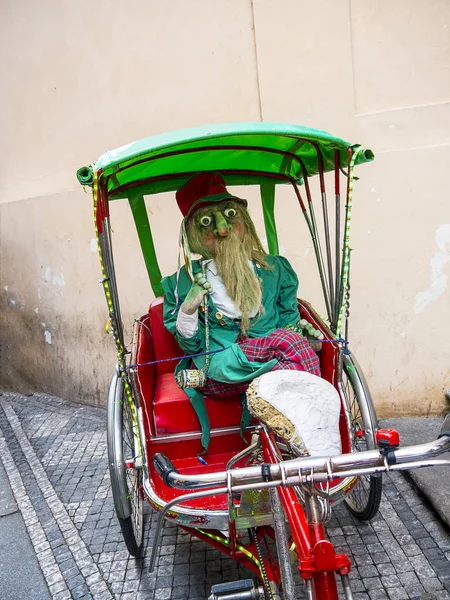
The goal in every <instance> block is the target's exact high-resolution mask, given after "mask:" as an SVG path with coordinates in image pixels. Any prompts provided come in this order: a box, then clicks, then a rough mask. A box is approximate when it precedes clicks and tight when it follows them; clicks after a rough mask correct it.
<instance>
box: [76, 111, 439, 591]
mask: <svg viewBox="0 0 450 600" xmlns="http://www.w3.org/2000/svg"><path fill="white" fill-rule="evenodd" d="M373 158H374V155H373V153H372V152H371V151H370V150H369V149H367V148H364V147H363V146H360V145H352V144H349V143H348V142H346V141H344V140H342V139H339V138H337V137H334V136H332V135H330V134H329V133H326V132H324V131H319V130H314V129H309V128H305V127H300V126H295V125H283V124H276V123H236V124H225V125H224V124H222V125H211V126H207V127H199V128H195V129H187V130H183V131H176V132H171V133H168V134H164V135H157V136H153V137H150V138H147V139H144V140H141V141H137V142H134V143H131V144H128V145H126V146H123V147H121V148H118V149H117V150H114V151H109V152H106V153H105V154H103V155H102V156H101V157H100V158H99V159H98V161H97V162H96V163H95V164H93V165H91V166H89V167H83V168H81V169H79V171H78V173H77V176H78V179H79V181H80V183H81V184H82V185H83V186H90V187H91V188H92V192H93V199H94V221H95V229H96V234H97V240H98V249H99V255H100V264H101V269H102V284H103V288H104V291H105V296H106V300H107V305H108V310H109V324H110V328H111V332H112V335H113V337H114V340H115V344H116V347H117V355H118V364H117V368H116V371H115V373H114V374H113V376H112V380H111V384H110V388H109V393H108V403H107V413H108V422H107V437H108V458H109V469H110V476H111V485H112V492H113V498H114V504H115V510H116V514H117V518H118V520H119V523H120V526H121V530H122V533H123V537H124V540H125V543H126V546H127V548H128V550H129V552H130V554H131V555H133V556H138V555H139V552H140V550H141V548H142V542H143V531H144V527H143V502H144V500H147V501H148V502H149V504H150V505H151V507H152V508H153V509H154V510H156V511H157V512H158V513H159V518H158V526H157V530H156V532H155V538H154V542H153V549H152V556H151V559H150V569H153V567H154V565H155V561H156V558H157V554H158V551H159V545H160V542H161V531H162V527H163V524H164V522H165V520H169V521H171V522H173V523H176V524H177V525H178V526H179V527H180V528H181V529H183V530H185V531H187V532H189V533H190V534H191V535H192V536H195V537H196V538H198V539H200V540H203V541H204V542H206V543H207V544H209V545H211V546H212V547H213V548H215V549H218V550H220V551H221V552H223V553H224V554H226V555H227V556H229V557H231V558H232V559H234V560H236V561H238V562H239V563H241V564H242V565H244V566H245V567H247V568H248V569H250V570H251V571H252V572H253V573H254V576H255V577H254V579H245V580H240V581H236V582H226V583H222V584H217V585H214V586H213V587H212V590H211V596H210V598H211V599H216V598H217V599H218V598H222V599H223V600H225V599H226V600H232V599H238V598H239V599H241V600H243V599H246V598H267V599H278V598H280V599H281V598H285V599H287V598H289V599H290V598H295V597H299V596H298V585H297V587H296V583H295V579H294V575H293V572H295V571H297V572H298V573H299V574H300V580H301V581H302V582H303V584H304V591H303V594H304V595H306V597H307V598H316V599H319V600H323V599H325V598H327V599H336V598H338V591H337V590H338V588H337V584H336V575H338V576H340V577H341V580H342V591H343V594H344V596H345V598H351V597H352V593H351V588H350V581H349V572H350V569H351V564H350V560H349V558H348V556H347V555H345V554H341V553H336V551H335V549H334V547H333V545H332V543H331V542H330V541H329V540H328V539H327V538H326V534H325V529H324V523H325V522H326V520H327V519H328V518H329V515H330V507H331V506H332V505H333V504H335V503H338V502H341V501H343V502H345V504H346V506H347V508H348V510H349V511H350V512H351V514H352V515H354V516H355V517H356V518H357V519H360V520H362V521H365V520H370V519H371V518H373V517H374V516H375V515H376V513H377V511H378V508H379V505H380V499H381V490H382V473H386V472H389V471H394V470H400V469H410V468H413V467H420V466H430V465H434V464H450V461H448V460H445V459H439V458H435V457H436V456H437V455H438V454H440V453H441V452H444V451H445V450H446V449H448V448H449V447H450V421H449V419H448V417H447V419H446V420H445V422H444V426H443V430H442V434H441V436H440V439H439V440H438V441H435V442H430V443H428V444H423V445H420V446H412V447H409V448H399V439H398V433H397V432H396V431H394V430H388V429H378V424H377V418H376V414H375V410H374V406H373V403H372V399H371V395H370V392H369V388H368V386H367V383H366V380H365V378H364V375H363V373H362V371H361V368H360V367H359V365H358V362H357V360H356V358H355V356H354V355H353V354H352V352H351V350H350V347H349V344H348V317H349V299H350V285H349V273H350V228H351V227H350V226H351V216H352V202H353V185H354V181H355V177H354V169H355V167H357V166H358V165H361V164H363V163H368V162H370V161H371V160H373ZM199 172H215V173H219V174H220V176H221V177H222V178H223V179H224V181H225V182H226V185H227V186H228V187H230V188H231V189H232V188H233V186H237V185H239V186H254V187H257V188H258V189H259V192H260V197H261V205H262V212H263V217H264V225H265V233H266V238H267V246H268V252H269V255H273V256H276V255H278V254H279V243H278V236H277V227H276V220H275V192H276V191H277V190H280V188H281V186H284V188H290V189H291V190H292V193H293V194H294V197H295V198H296V200H297V202H298V207H299V215H300V212H301V213H302V215H303V218H304V219H305V221H306V226H307V229H308V231H309V233H310V236H311V240H312V246H313V248H314V253H315V258H316V262H317V268H318V276H319V279H320V285H321V290H322V292H323V298H324V307H325V312H326V315H325V316H321V315H320V314H319V312H318V311H317V310H315V308H313V306H312V305H311V304H310V303H309V302H308V301H307V300H306V299H298V311H299V322H300V323H301V324H302V330H303V332H304V334H305V335H306V336H307V337H309V339H311V341H315V342H319V344H320V346H321V349H320V351H318V356H319V360H320V372H321V377H317V376H315V375H311V374H309V373H301V372H298V371H270V372H268V373H266V374H262V375H261V376H259V377H257V378H256V379H255V380H254V381H253V382H252V383H251V384H250V385H249V389H248V391H247V400H246V403H244V404H241V398H240V397H239V396H235V397H228V398H226V399H224V398H220V397H215V396H212V397H207V398H205V404H206V407H207V413H208V417H209V423H210V432H209V441H208V444H207V451H205V448H204V447H202V440H203V434H204V431H202V430H201V427H200V425H199V420H198V418H197V414H196V412H195V410H194V407H193V406H192V404H191V402H190V400H189V398H188V395H187V394H186V392H185V389H186V386H189V385H190V381H191V380H192V378H194V379H196V378H197V379H198V378H200V379H201V378H202V377H206V375H207V368H208V361H209V358H210V354H211V352H210V350H209V347H208V345H207V346H206V349H205V352H204V353H203V354H204V355H205V356H204V366H203V367H202V368H200V369H198V370H188V371H183V372H182V373H181V375H180V374H179V375H178V377H177V380H176V379H175V376H174V371H175V366H176V364H177V362H178V361H179V360H180V359H182V358H185V353H183V351H182V350H181V349H180V347H179V346H178V344H177V341H176V339H175V337H173V336H172V334H171V333H169V331H168V330H167V329H165V327H164V317H163V309H164V298H163V290H162V287H161V272H160V269H159V266H158V261H157V256H156V250H155V245H154V243H153V239H152V230H151V225H150V221H149V216H148V210H147V208H146V204H145V197H146V196H147V197H148V196H151V195H153V194H157V193H163V192H176V191H177V190H179V189H180V188H181V187H182V186H183V185H184V184H186V182H187V181H189V180H190V178H192V176H194V175H195V174H196V173H199ZM314 178H316V179H317V180H318V188H319V194H318V198H317V199H314V201H313V193H312V189H313V186H312V185H311V181H312V180H313V179H314ZM330 183H331V192H330V190H329V189H327V188H329V187H330ZM120 199H122V200H128V203H129V206H130V209H131V211H132V214H133V217H134V221H135V224H136V229H137V235H138V238H139V241H140V245H141V248H142V252H143V256H144V260H145V264H146V268H147V272H148V276H149V279H150V283H151V286H152V289H153V292H154V295H155V298H156V299H155V300H154V301H152V302H151V304H150V307H149V309H148V310H146V309H145V314H143V316H141V317H140V318H138V319H136V320H135V323H134V328H133V341H132V343H131V345H130V346H127V345H126V344H125V340H124V332H123V324H122V316H121V312H120V304H119V296H118V287H117V281H116V274H115V269H114V259H113V251H112V238H113V233H112V229H111V222H110V209H109V203H110V202H112V201H115V200H120ZM172 208H173V214H174V215H175V214H177V215H178V210H177V209H176V207H175V203H174V206H173V207H168V210H172ZM316 213H317V215H319V216H320V218H318V217H317V216H316ZM184 261H185V262H184V263H183V264H182V265H181V266H179V272H180V270H183V269H185V270H186V271H187V273H188V274H189V275H190V276H191V277H192V272H190V270H191V267H192V264H191V257H190V256H186V255H185V257H184ZM205 298H206V300H205V301H204V302H203V305H202V310H203V312H200V316H199V319H203V323H204V327H205V328H206V329H207V328H208V323H210V319H211V318H214V314H212V315H211V313H214V310H215V307H214V305H213V304H212V303H211V298H209V299H207V295H206V296H205ZM208 310H209V313H208ZM143 312H144V308H143ZM206 337H208V336H206ZM194 385H195V384H194ZM246 408H247V409H250V416H251V419H250V420H247V422H246V423H243V419H242V414H243V412H245V409H246ZM297 577H298V576H297Z"/></svg>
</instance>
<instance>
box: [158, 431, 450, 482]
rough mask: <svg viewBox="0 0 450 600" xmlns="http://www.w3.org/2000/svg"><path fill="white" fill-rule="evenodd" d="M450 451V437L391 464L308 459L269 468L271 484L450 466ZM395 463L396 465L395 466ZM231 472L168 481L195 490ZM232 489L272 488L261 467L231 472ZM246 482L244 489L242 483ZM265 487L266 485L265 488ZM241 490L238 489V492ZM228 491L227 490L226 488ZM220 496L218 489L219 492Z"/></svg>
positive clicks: (364, 458) (365, 458)
mask: <svg viewBox="0 0 450 600" xmlns="http://www.w3.org/2000/svg"><path fill="white" fill-rule="evenodd" d="M447 450H450V437H449V436H444V437H442V438H440V439H439V440H437V441H434V442H428V443H426V444H418V445H415V446H407V447H405V448H399V449H397V450H395V451H392V452H391V458H390V461H389V462H388V460H387V459H386V456H385V455H384V454H383V453H382V452H381V451H380V450H367V451H365V452H357V453H352V454H339V455H337V456H329V457H305V458H295V459H292V460H287V461H282V462H280V463H277V464H273V465H270V466H269V467H268V468H269V470H270V479H271V481H269V482H268V483H270V484H275V485H281V484H282V483H283V482H285V485H287V486H294V485H301V484H304V483H306V484H307V483H310V482H313V483H317V482H326V481H333V480H334V479H341V478H344V477H353V476H360V475H369V474H375V473H387V472H389V471H399V470H403V469H413V468H420V467H427V466H437V465H439V466H444V465H448V466H450V459H435V458H434V457H435V456H438V455H439V454H442V453H443V452H446V451H447ZM394 460H395V463H394ZM153 463H154V465H155V468H156V470H157V471H158V472H159V473H161V472H163V463H162V458H161V459H160V455H158V454H156V455H155V456H154V457H153ZM229 473H230V471H221V472H218V473H205V474H201V475H200V474H199V475H184V474H181V473H178V472H177V471H176V470H175V469H173V470H172V471H170V472H168V473H166V474H165V481H166V482H167V485H169V486H170V487H175V488H178V489H182V490H195V489H207V488H215V487H217V486H226V483H227V480H228V477H229ZM231 478H232V489H233V491H240V490H241V489H244V488H245V489H253V488H254V487H255V486H258V487H259V486H260V485H261V486H262V487H272V486H271V485H270V486H269V485H267V483H265V484H264V479H263V475H262V473H261V466H254V467H243V468H241V469H233V470H232V471H231ZM243 482H246V485H245V486H242V485H241V484H242V483H243ZM263 484H264V485H263ZM237 488H239V489H237ZM224 489H225V490H227V487H225V488H224ZM216 493H217V490H216Z"/></svg>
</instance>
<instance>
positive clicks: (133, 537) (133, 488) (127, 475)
mask: <svg viewBox="0 0 450 600" xmlns="http://www.w3.org/2000/svg"><path fill="white" fill-rule="evenodd" d="M107 439H108V462H109V473H110V478H111V488H112V494H113V500H114V507H115V509H116V515H117V518H118V520H119V524H120V529H121V530H122V535H123V539H124V541H125V545H126V547H127V549H128V552H129V553H130V554H131V555H132V556H139V554H140V551H141V549H142V540H143V530H144V527H143V525H144V523H143V499H142V494H141V487H142V478H143V473H142V465H141V457H139V456H137V454H138V450H137V449H138V447H139V431H138V427H137V425H135V423H134V420H133V417H132V414H131V409H130V405H129V403H128V400H127V398H126V397H125V395H124V391H123V382H122V379H121V378H120V377H118V376H117V375H116V374H115V375H114V376H113V378H112V380H111V385H110V388H109V395H108V427H107ZM130 465H135V466H130ZM136 465H137V466H136Z"/></svg>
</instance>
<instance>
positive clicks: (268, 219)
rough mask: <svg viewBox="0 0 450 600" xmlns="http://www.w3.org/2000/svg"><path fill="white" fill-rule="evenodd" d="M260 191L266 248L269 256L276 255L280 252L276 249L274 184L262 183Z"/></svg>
mask: <svg viewBox="0 0 450 600" xmlns="http://www.w3.org/2000/svg"><path fill="white" fill-rule="evenodd" d="M260 190H261V204H262V209H263V216H264V227H265V229H266V237H267V247H268V249H269V254H272V255H278V254H279V253H280V251H279V247H278V235H277V226H276V223H275V182H274V181H273V182H272V181H264V182H263V183H261V185H260Z"/></svg>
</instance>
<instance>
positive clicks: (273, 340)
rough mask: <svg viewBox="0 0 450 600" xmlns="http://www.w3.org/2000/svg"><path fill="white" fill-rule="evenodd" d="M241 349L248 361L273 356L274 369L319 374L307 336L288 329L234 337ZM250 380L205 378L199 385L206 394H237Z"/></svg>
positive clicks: (315, 358) (245, 388) (257, 360)
mask: <svg viewBox="0 0 450 600" xmlns="http://www.w3.org/2000/svg"><path fill="white" fill-rule="evenodd" d="M237 343H238V345H239V347H240V349H241V350H242V352H243V353H244V354H245V356H246V357H247V359H248V360H249V361H251V362H268V361H269V360H272V359H273V358H276V359H277V360H278V363H277V364H276V365H275V366H274V367H273V369H272V370H273V371H278V370H295V371H308V372H309V373H313V375H318V376H319V377H320V363H319V358H318V356H317V354H316V353H315V352H314V350H313V349H312V348H311V346H310V345H309V343H308V340H307V339H306V338H305V337H303V336H302V335H300V334H298V333H295V332H294V331H290V330H289V329H277V330H276V331H274V332H273V333H271V334H270V335H269V336H267V337H260V338H251V339H250V338H244V339H243V340H238V341H237ZM249 383H250V382H249V381H247V382H245V383H221V382H220V381H215V380H214V379H207V381H206V385H205V386H204V387H202V388H198V390H199V391H200V392H203V393H204V394H205V395H207V396H222V397H227V396H236V395H238V394H242V393H244V392H245V391H246V390H247V388H248V386H249Z"/></svg>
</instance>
